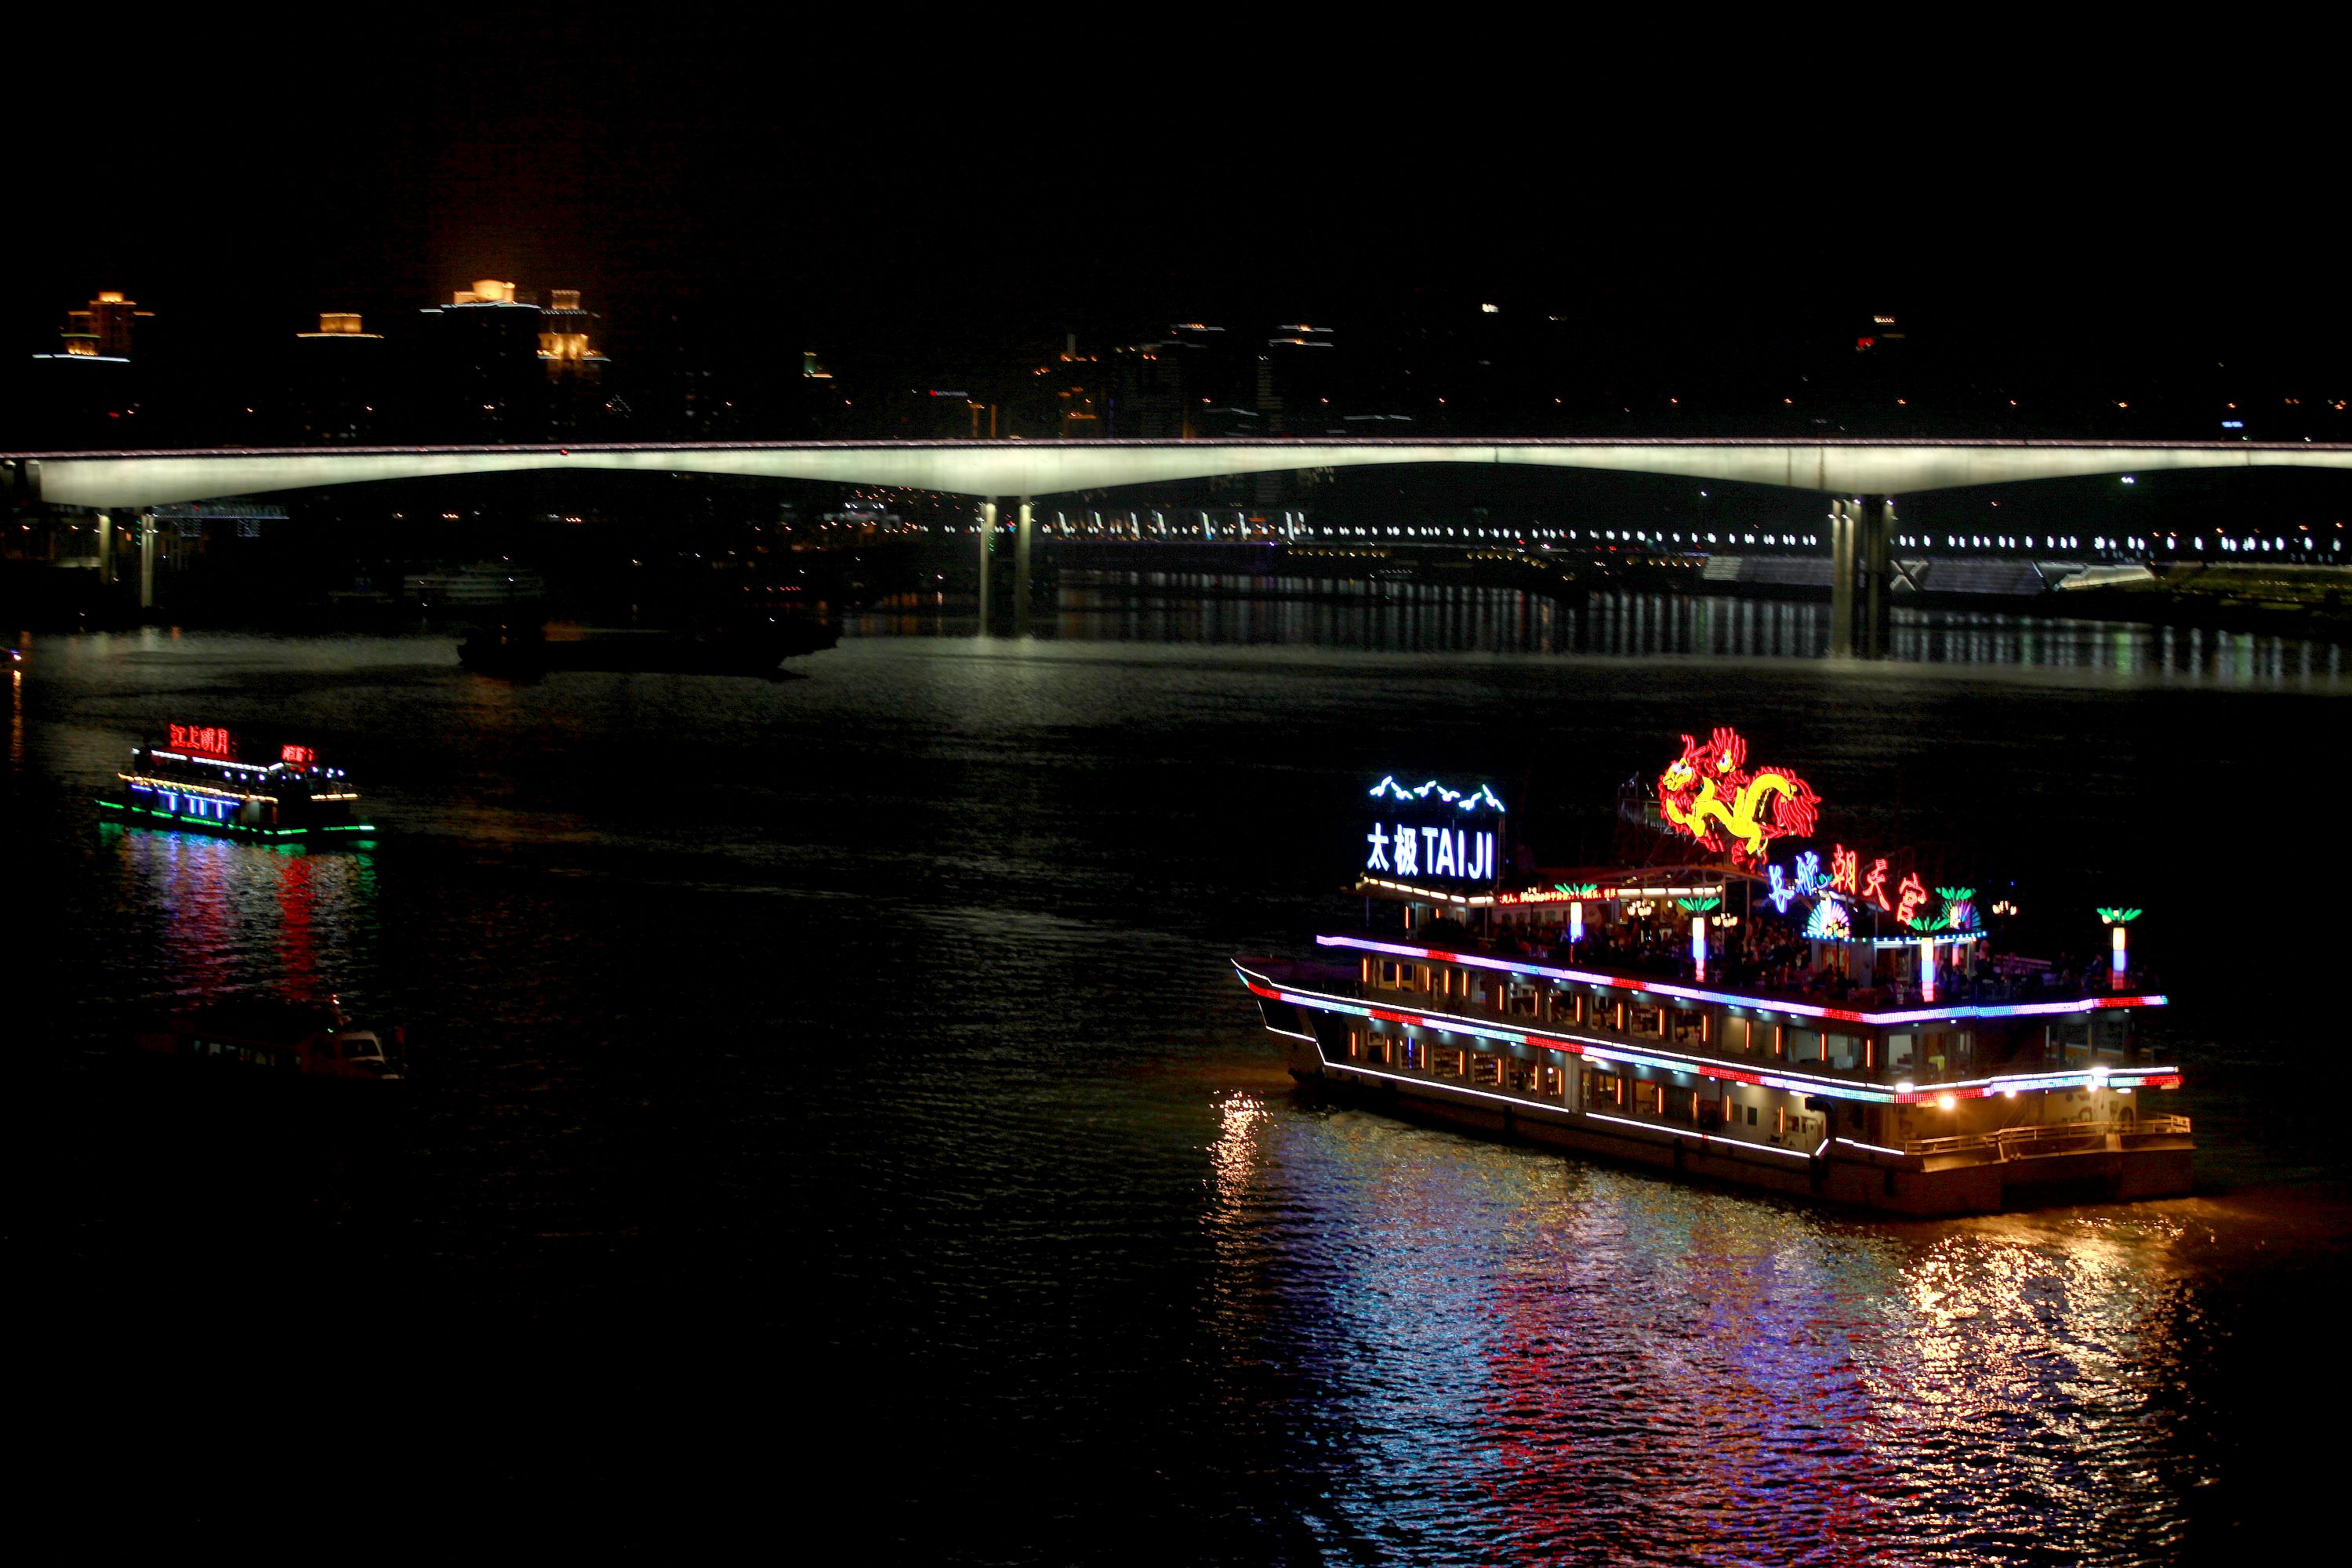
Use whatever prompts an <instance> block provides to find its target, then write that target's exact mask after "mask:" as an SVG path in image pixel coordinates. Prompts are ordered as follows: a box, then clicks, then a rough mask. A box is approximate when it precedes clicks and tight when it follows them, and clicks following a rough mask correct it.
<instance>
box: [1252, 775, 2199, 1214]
mask: <svg viewBox="0 0 2352 1568" xmlns="http://www.w3.org/2000/svg"><path fill="white" fill-rule="evenodd" d="M1651 796H1654V798H1651ZM1624 804H1628V805H1631V806H1632V809H1630V810H1621V816H1624V817H1626V818H1627V819H1628V826H1626V827H1625V828H1624V829H1622V830H1621V831H1622V833H1623V834H1624V835H1625V836H1626V837H1627V838H1628V839H1629V840H1630V842H1631V845H1632V847H1633V848H1634V849H1636V850H1642V849H1644V848H1645V847H1646V848H1647V850H1648V855H1647V858H1648V859H1649V860H1650V861H1651V862H1652V863H1650V864H1648V865H1644V866H1640V867H1631V868H1614V869H1608V870H1603V869H1600V868H1576V869H1572V870H1568V871H1545V872H1538V873H1521V874H1519V875H1517V876H1513V875H1508V874H1507V872H1506V870H1505V868H1506V867H1507V865H1509V864H1511V863H1512V862H1513V861H1514V859H1515V857H1513V856H1512V855H1511V854H1510V853H1509V851H1508V850H1507V845H1506V840H1505V837H1504V826H1505V820H1506V819H1505V816H1504V808H1503V803H1502V801H1501V800H1500V798H1499V797H1498V796H1496V794H1495V793H1494V791H1493V790H1492V789H1491V788H1490V787H1487V786H1486V785H1478V786H1475V787H1474V788H1471V789H1468V790H1454V789H1449V788H1446V787H1444V786H1443V785H1441V784H1436V783H1427V784H1418V785H1414V786H1412V787H1407V786H1405V785H1402V784H1399V783H1398V782H1397V781H1396V780H1394V779H1393V778H1388V779H1382V780H1381V783H1380V784H1378V785H1376V786H1374V788H1373V789H1372V790H1371V792H1370V798H1369V799H1368V801H1367V802H1366V805H1365V810H1364V812H1363V817H1364V820H1363V823H1362V825H1361V826H1362V827H1363V829H1364V833H1363V839H1362V842H1363V844H1364V846H1365V859H1364V864H1363V868H1362V871H1361V874H1360V877H1359V878H1358V880H1357V882H1356V885H1355V888H1354V889H1353V891H1354V892H1356V893H1357V894H1359V895H1360V897H1361V899H1362V900H1363V909H1364V912H1365V920H1364V926H1363V928H1362V929H1360V930H1351V931H1326V932H1323V933H1321V934H1318V936H1317V937H1316V939H1315V942H1316V946H1317V948H1318V950H1319V952H1318V954H1317V956H1315V957H1313V958H1296V959H1281V958H1265V957H1249V956H1244V957H1241V958H1237V959H1235V960H1234V967H1235V969H1236V970H1237V971H1238V973H1240V976H1241V979H1242V982H1243V984H1245V985H1246V986H1247V987H1248V988H1249V990H1250V991H1251V993H1252V994H1255V996H1256V997H1257V1000H1258V1005H1259V1008H1260V1011H1261V1013H1262V1015H1263V1017H1264V1020H1265V1026H1266V1027H1267V1028H1268V1029H1269V1030H1271V1031H1272V1032H1273V1033H1274V1034H1275V1036H1276V1037H1277V1038H1278V1039H1280V1040H1281V1041H1282V1042H1283V1048H1284V1050H1285V1053H1286V1057H1287V1060H1288V1066H1289V1068H1290V1072H1291V1075H1292V1077H1294V1078H1295V1079H1297V1080H1298V1081H1299V1082H1300V1083H1301V1084H1302V1085H1304V1086H1309V1087H1312V1088H1315V1089H1320V1090H1325V1091H1329V1092H1332V1093H1334V1094H1337V1095H1339V1096H1343V1097H1346V1098H1350V1099H1354V1100H1359V1101H1360V1102H1362V1103H1365V1104H1367V1105H1370V1106H1371V1107H1374V1108H1379V1109H1384V1110H1393V1111H1396V1112H1399V1113H1404V1114H1414V1115H1419V1116H1422V1117H1425V1118H1430V1119H1434V1120H1438V1121H1447V1122H1451V1123H1454V1124H1457V1125H1460V1126H1465V1127H1468V1128H1473V1129H1477V1130H1480V1131H1489V1132H1496V1133H1500V1134H1503V1135H1505V1136H1507V1137H1511V1138H1515V1139H1518V1140H1523V1141H1528V1142H1537V1143H1541V1144H1546V1145H1549V1146H1553V1147H1557V1148H1561V1149H1568V1150H1575V1151H1580V1152H1587V1153H1591V1154H1597V1155H1603V1156H1610V1157H1613V1158H1617V1159H1620V1160H1625V1161H1630V1162H1633V1163H1640V1164H1644V1165H1649V1166H1654V1167H1657V1168H1659V1169H1663V1170H1671V1171H1674V1172H1677V1173H1687V1174H1690V1175H1693V1176H1697V1177H1702V1178H1706V1179H1712V1180H1718V1181H1725V1182H1734V1183H1740V1184H1747V1185H1750V1186H1756V1187H1764V1188H1769V1189H1771V1190H1774V1191H1777V1192H1782V1193H1788V1194H1803V1195H1811V1196H1814V1197H1818V1198H1822V1199H1824V1200H1828V1201H1832V1202H1836V1203H1842V1204H1850V1205H1859V1206H1864V1207H1870V1208H1876V1209H1885V1210H1892V1211H1895V1212H1898V1213H1903V1214H1911V1215H1946V1214H1968V1213H1982V1212H1989V1211H1992V1210H1999V1209H2003V1208H2015V1207H2022V1206H2028V1205H2035V1204H2042V1203H2050V1202H2062V1201H2073V1200H2080V1199H2085V1198H2101V1199H2133V1198H2147V1197H2158V1196H2166V1195H2170V1194H2181V1193H2185V1192H2187V1191H2188V1190H2189V1166H2190V1160H2191V1150H2192V1141H2191V1138H2190V1134H2189V1121H2188V1119H2187V1118H2186V1117H2183V1116H2178V1115H2169V1114H2166V1113H2165V1112H2164V1110H2162V1109H2161V1103H2160V1102H2161V1099H2162V1095H2163V1091H2165V1090H2168V1089H2177V1088H2179V1084H2180V1074H2179V1071H2178V1069H2177V1068H2172V1067H2169V1066H2166V1065H2162V1064H2160V1063H2158V1062H2157V1061H2155V1060H2153V1059H2152V1058H2151V1056H2150V1054H2149V1052H2148V1051H2147V1049H2145V1048H2143V1047H2141V1046H2140V1045H2139V1044H2138V1043H2137V1041H2136V1039H2135V1037H2134V1022H2135V1020H2136V1018H2137V1016H2138V1015H2139V1014H2140V1013H2141V1012H2142V1011H2143V1010H2144V1009H2147V1008H2150V1007H2160V1006H2163V1005H2165V997H2164V996H2163V995H2161V994H2158V993H2156V992H2155V991H2153V990H2152V989H2149V988H2147V987H2145V986H2144V985H2143V984H2141V983H2140V982H2141V978H2142V977H2141V976H2140V975H2139V974H2138V973H2137V972H2136V971H2135V970H2134V969H2133V968H2132V967H2131V964H2130V958H2129V951H2128V946H2127V943H2126V931H2127V929H2128V927H2129V922H2130V921H2133V920H2134V919H2135V918H2136V917H2137V915H2138V913H2139V911H2138V910H2127V909H2105V910H2098V911H2097V914H2098V916H2099V918H2100V919H2101V920H2102V921H2105V925H2106V930H2107V933H2108V934H2107V937H2106V939H2105V942H2104V944H2103V945H2104V946H2105V948H2106V949H2108V952H2105V954H2103V956H2102V958H2101V961H2100V962H2099V963H2097V964H2096V965H2095V967H2094V968H2093V969H2092V970H2091V971H2089V972H2087V973H2080V974H2068V973H2063V972H2061V971H2060V970H2059V969H2057V968H2056V967H2055V966H2053V965H2052V964H2050V963H2046V962H2043V961H2041V960H2037V959H2029V958H2023V957H2019V956H2016V955H2014V954H2010V953H2007V952H2001V953H2000V954H1996V953H1995V952H1993V950H1992V944H1991V942H1990V937H1991V936H1992V935H1993V934H1994V933H1993V932H1991V931H1988V928H1987V920H1988V917H1990V919H1991V920H1992V921H1998V922H2001V923H2000V934H2001V936H2002V940H2003V942H2004V943H2005V942H2006V940H2007V935H2008V932H2009V931H2011V930H2012V929H2014V928H2015V926H2016V923H2017V922H2016V911H2015V910H2014V907H2013V905H2012V904H2011V902H2010V900H2006V899H2004V900H1997V901H1996V902H1995V903H1994V904H1993V905H1992V906H1991V907H1990V910H1982V911H1980V910H1979V907H1978V901H1977V897H1976V892H1975V889H1973V888H1969V887H1965V886H1958V885H1950V884H1947V885H1944V886H1940V887H1937V886H1931V882H1933V881H1937V880H1940V879H1937V878H1933V877H1927V878H1925V879H1923V874H1922V870H1921V868H1919V866H1918V864H1917V862H1916V857H1914V856H1911V855H1908V854H1905V853H1901V852H1895V853H1890V854H1889V855H1887V856H1878V855H1875V854H1874V853H1870V852H1867V851H1865V850H1864V849H1862V848H1855V847H1848V845H1847V844H1846V843H1844V842H1842V841H1840V840H1838V839H1835V838H1830V839H1827V840H1822V841H1816V842H1814V843H1812V844H1811V845H1808V843H1807V841H1809V840H1812V839H1813V836H1814V831H1815V826H1816V821H1815V818H1816V810H1817V807H1818V806H1819V805H1820V802H1819V800H1818V798H1817V797H1815V796H1814V795H1813V794H1812V791H1811V788H1810V787H1808V786H1807V785H1806V784H1805V783H1804V781H1803V780H1802V779H1801V777H1800V776H1798V775H1797V774H1796V773H1792V772H1790V770H1788V769H1785V768H1774V767H1760V766H1759V767H1756V768H1750V767H1749V766H1748V763H1747V760H1746V745H1745V742H1743V741H1742V740H1741V739H1740V737H1739V736H1738V735H1737V734H1735V733H1734V732H1732V731H1722V730H1719V731H1716V732H1715V734H1714V736H1713V737H1712V738H1711V739H1710V740H1709V741H1708V742H1706V744H1704V745H1702V744H1699V743H1698V742H1696V740H1695V739H1693V738H1691V737H1685V740H1684V748H1683V756H1682V757H1681V758H1679V759H1678V760H1676V761H1675V763H1673V764H1671V765H1670V766H1669V767H1668V768H1667V769H1666V770H1665V771H1664V773H1662V774H1661V775H1659V778H1658V780H1657V783H1656V786H1655V789H1654V792H1644V797H1643V798H1641V799H1639V800H1638V801H1635V802H1630V803H1624ZM1635 858H1642V857H1640V856H1636V857H1635ZM1661 862H1663V863H1661ZM1517 863H1519V864H1525V863H1526V862H1525V861H1524V859H1523V858H1517ZM2090 914H2091V911H2089V910H2085V911H2084V918H2083V923H2084V926H2085V927H2086V929H2087V928H2089V921H2090Z"/></svg>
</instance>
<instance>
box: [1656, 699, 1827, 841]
mask: <svg viewBox="0 0 2352 1568" xmlns="http://www.w3.org/2000/svg"><path fill="white" fill-rule="evenodd" d="M1821 803H1822V801H1821V796H1819V795H1815V794H1814V793H1813V791H1812V786H1811V785H1810V784H1807V783H1805V781H1804V780H1803V779H1801V778H1800V777H1798V776H1797V775H1796V774H1795V773H1792V772H1790V770H1789V769H1787V768H1780V767H1761V766H1759V767H1758V768H1757V769H1756V770H1755V771H1754V772H1752V773H1751V772H1749V771H1748V742H1747V741H1746V740H1745V739H1744V738H1743V737H1742V736H1741V735H1740V733H1739V732H1738V731H1737V730H1727V729H1718V730H1717V731H1715V733H1714V734H1713V735H1712V736H1710V737H1709V738H1708V740H1707V742H1706V744H1704V745H1701V744H1700V743H1699V742H1698V740H1697V739H1696V737H1695V736H1691V735H1685V736H1684V737H1683V754H1682V755H1681V756H1680V757H1678V758H1676V759H1675V761H1674V762H1672V763H1669V764H1667V767H1666V771H1665V772H1664V773H1660V774H1659V775H1658V805H1659V808H1660V809H1661V810H1663V811H1664V813H1665V816H1666V820H1667V821H1668V822H1670V823H1673V824H1674V825H1675V826H1676V827H1678V828H1680V829H1681V830H1682V831H1683V832H1685V833H1687V834H1689V835H1690V836H1691V837H1693V838H1696V839H1697V840H1698V841H1699V842H1700V843H1701V844H1703V845H1705V846H1706V847H1707V848H1709V849H1712V850H1715V851H1716V852H1717V853H1718V854H1721V853H1724V852H1729V853H1730V854H1732V855H1734V856H1756V855H1761V854H1762V853H1763V852H1764V846H1765V845H1766V844H1768V843H1769V842H1770V841H1771V840H1773V839H1775V838H1788V837H1798V838H1801V837H1806V836H1808V835H1810V834H1811V832H1812V831H1813V825H1814V823H1815V821H1816V820H1817V819H1818V816H1819V807H1820V805H1821Z"/></svg>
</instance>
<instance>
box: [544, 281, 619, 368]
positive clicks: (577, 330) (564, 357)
mask: <svg viewBox="0 0 2352 1568" xmlns="http://www.w3.org/2000/svg"><path fill="white" fill-rule="evenodd" d="M547 298H548V303H547V305H546V307H545V308H544V309H542V310H541V311H540V312H539V358H540V363H542V364H544V365H545V366H546V367H547V374H548V376H549V378H550V379H551V380H556V381H561V380H563V379H565V378H567V377H576V378H578V379H580V380H583V381H593V380H595V379H596V378H597V377H598V376H599V375H600V374H603V372H604V364H605V360H604V355H603V354H600V353H596V352H595V351H594V350H593V348H591V347H590V346H589V342H588V324H589V323H590V322H591V321H594V320H595V318H594V317H593V316H592V315H590V314H589V313H588V312H587V311H585V310H582V309H581V308H580V290H579V289H554V290H552V291H551V292H550V293H549V295H548V297H547Z"/></svg>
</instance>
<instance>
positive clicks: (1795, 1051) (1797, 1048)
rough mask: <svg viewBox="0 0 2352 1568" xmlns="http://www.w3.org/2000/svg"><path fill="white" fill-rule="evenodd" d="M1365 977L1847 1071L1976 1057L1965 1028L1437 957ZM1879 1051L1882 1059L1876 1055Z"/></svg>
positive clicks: (1371, 970)
mask: <svg viewBox="0 0 2352 1568" xmlns="http://www.w3.org/2000/svg"><path fill="white" fill-rule="evenodd" d="M1364 977H1365V979H1366V981H1367V982H1369V983H1370V984H1375V985H1381V986H1386V987H1388V988H1389V989H1391V990H1396V991H1412V992H1418V993H1421V994H1425V995H1432V996H1444V997H1454V998H1458V999H1459V1000H1461V1001H1463V1002H1465V1003H1466V1004H1467V1005H1470V1006H1473V1007H1485V1008H1489V1009H1491V1010H1494V1011H1496V1012H1499V1013H1501V1014H1503V1015H1504V1016H1507V1017H1512V1016H1516V1017H1522V1018H1528V1019H1530V1020H1532V1021H1535V1022H1538V1023H1544V1024H1559V1025H1573V1026H1582V1027H1586V1028H1600V1029H1612V1030H1614V1031H1615V1032H1616V1033H1618V1034H1621V1035H1630V1036H1638V1037H1647V1038H1651V1039H1657V1040H1664V1041H1665V1042H1667V1043H1668V1044H1670V1045H1677V1046H1684V1047H1696V1048H1700V1049H1706V1050H1713V1051H1720V1052H1727V1053H1729V1054H1731V1055H1734V1056H1749V1055H1757V1056H1768V1057H1772V1058H1778V1059H1780V1060H1783V1061H1788V1062H1791V1063H1795V1062H1811V1063H1813V1064H1815V1065H1818V1066H1826V1067H1830V1068H1842V1069H1844V1070H1847V1071H1855V1070H1859V1071H1862V1072H1878V1071H1882V1070H1888V1071H1894V1070H1919V1069H1923V1068H1924V1069H1925V1070H1926V1071H1927V1072H1929V1073H1943V1072H1948V1071H1950V1070H1953V1069H1954V1068H1959V1067H1964V1066H1966V1065H1968V1064H1969V1063H1970V1062H1972V1061H1973V1060H1974V1059H1975V1055H1976V1052H1975V1040H1974V1037H1973V1035H1972V1034H1971V1032H1970V1031H1969V1030H1966V1029H1946V1030H1933V1031H1927V1032H1907V1033H1903V1034H1890V1035H1887V1036H1885V1037H1884V1041H1883V1045H1882V1040H1881V1038H1880V1037H1876V1036H1872V1035H1846V1034H1839V1033H1836V1032H1835V1031H1824V1030H1820V1029H1808V1028H1803V1027H1801V1026H1797V1025H1794V1024H1769V1023H1766V1022H1764V1021H1763V1020H1762V1019H1760V1018H1743V1017H1738V1016H1719V1015H1717V1014H1716V1013H1715V1012H1713V1011H1710V1010H1708V1009H1706V1008H1700V1007H1669V1006H1666V1005H1664V1004H1662V1003H1659V1002H1655V1001H1651V1000H1647V999H1644V998H1641V997H1627V996H1619V997H1613V998H1612V997H1610V996H1607V995H1594V994H1590V993H1587V992H1585V991H1581V990H1577V989H1571V988H1567V987H1560V988H1556V989H1555V988H1540V987H1538V986H1537V985H1535V984H1532V983H1529V982H1526V981H1521V980H1517V979H1515V978H1511V977H1507V976H1501V975H1486V974H1480V973H1475V972H1472V971H1467V970H1460V969H1454V968H1452V967H1450V966H1448V965H1444V964H1430V963H1391V962H1389V961H1386V960H1381V961H1377V962H1375V961H1371V960H1367V961H1366V963H1365V976H1364ZM1882 1051H1883V1054H1884V1057H1885V1060H1884V1061H1882V1060H1881V1059H1880V1057H1881V1055H1882Z"/></svg>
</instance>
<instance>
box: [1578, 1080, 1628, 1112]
mask: <svg viewBox="0 0 2352 1568" xmlns="http://www.w3.org/2000/svg"><path fill="white" fill-rule="evenodd" d="M1584 1103H1585V1104H1586V1105H1587V1106H1607V1107H1611V1108H1614V1109H1622V1108H1623V1106H1624V1104H1625V1079H1624V1078H1623V1077H1622V1075H1621V1074H1618V1073H1613V1072H1588V1073H1586V1074H1585V1075H1584Z"/></svg>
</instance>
